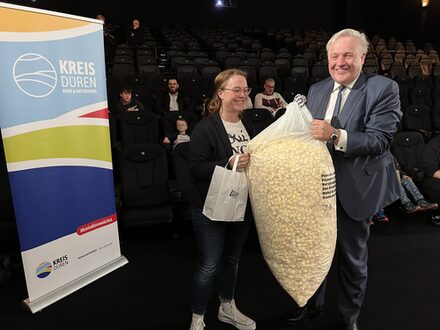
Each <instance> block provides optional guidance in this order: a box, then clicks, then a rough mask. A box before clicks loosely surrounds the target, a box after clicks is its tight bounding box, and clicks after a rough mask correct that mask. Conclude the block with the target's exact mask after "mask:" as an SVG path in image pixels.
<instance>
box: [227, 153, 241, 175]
mask: <svg viewBox="0 0 440 330" xmlns="http://www.w3.org/2000/svg"><path fill="white" fill-rule="evenodd" d="M234 156H236V157H235V159H234V164H232V171H234V172H237V166H238V159H239V158H240V155H239V154H237V155H232V156H231V157H229V160H228V162H227V163H226V166H225V168H227V167H228V165H229V162H230V161H231V159H232V158H233V157H234Z"/></svg>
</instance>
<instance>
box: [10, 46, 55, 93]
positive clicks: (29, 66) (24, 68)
mask: <svg viewBox="0 0 440 330" xmlns="http://www.w3.org/2000/svg"><path fill="white" fill-rule="evenodd" d="M13 74H14V80H15V83H16V84H17V86H18V87H19V88H20V89H21V91H22V92H23V93H25V94H26V95H29V96H33V97H45V96H48V95H49V94H50V93H52V92H53V91H54V89H55V87H56V85H57V73H56V72H55V68H54V66H53V65H52V63H50V62H49V60H48V59H47V58H45V57H44V56H41V55H39V54H34V53H28V54H24V55H22V56H20V57H19V58H18V59H17V60H16V61H15V63H14V68H13Z"/></svg>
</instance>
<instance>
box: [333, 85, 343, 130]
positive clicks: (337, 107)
mask: <svg viewBox="0 0 440 330" xmlns="http://www.w3.org/2000/svg"><path fill="white" fill-rule="evenodd" d="M344 88H345V86H344V85H340V86H339V87H338V89H339V90H338V97H337V98H336V103H335V109H334V110H333V116H332V119H331V122H330V123H331V125H332V126H333V127H335V125H337V123H338V122H339V121H338V120H337V118H338V116H339V111H340V110H341V103H342V91H343V90H344Z"/></svg>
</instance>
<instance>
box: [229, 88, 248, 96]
mask: <svg viewBox="0 0 440 330" xmlns="http://www.w3.org/2000/svg"><path fill="white" fill-rule="evenodd" d="M222 90H224V91H231V92H232V93H234V94H235V95H236V96H240V95H241V93H244V94H246V95H249V94H250V93H251V92H252V88H243V89H241V88H240V87H235V88H222Z"/></svg>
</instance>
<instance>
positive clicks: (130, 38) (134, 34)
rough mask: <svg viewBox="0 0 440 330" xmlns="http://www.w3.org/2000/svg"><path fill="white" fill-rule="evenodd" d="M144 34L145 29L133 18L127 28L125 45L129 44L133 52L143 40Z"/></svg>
mask: <svg viewBox="0 0 440 330" xmlns="http://www.w3.org/2000/svg"><path fill="white" fill-rule="evenodd" d="M144 34H145V31H144V29H143V28H142V26H141V22H140V21H139V20H138V19H136V18H135V19H134V20H133V21H132V24H131V25H130V26H129V28H128V31H127V41H126V43H127V45H129V46H130V48H131V49H132V50H133V52H134V51H135V50H136V48H137V47H138V46H139V45H140V44H142V42H143V41H144V40H143V39H144Z"/></svg>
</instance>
